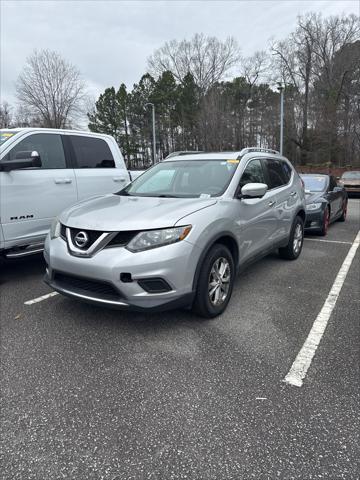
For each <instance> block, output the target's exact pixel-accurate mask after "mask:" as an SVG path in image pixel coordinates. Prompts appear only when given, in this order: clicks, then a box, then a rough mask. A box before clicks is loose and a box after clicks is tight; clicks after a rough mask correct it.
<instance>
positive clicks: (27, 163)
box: [0, 150, 42, 172]
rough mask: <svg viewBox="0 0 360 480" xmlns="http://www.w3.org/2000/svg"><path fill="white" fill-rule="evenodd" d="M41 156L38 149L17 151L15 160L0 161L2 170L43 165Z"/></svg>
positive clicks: (7, 170) (0, 169) (8, 170)
mask: <svg viewBox="0 0 360 480" xmlns="http://www.w3.org/2000/svg"><path fill="white" fill-rule="evenodd" d="M41 165H42V164H41V158H40V155H39V154H38V152H37V151H36V150H33V151H23V152H17V154H16V155H15V160H2V161H1V162H0V171H2V172H10V171H11V170H19V169H22V168H31V167H32V168H39V167H41Z"/></svg>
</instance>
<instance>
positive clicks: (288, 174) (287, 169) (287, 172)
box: [281, 161, 292, 183]
mask: <svg viewBox="0 0 360 480" xmlns="http://www.w3.org/2000/svg"><path fill="white" fill-rule="evenodd" d="M281 165H282V168H283V170H284V176H285V178H286V183H288V182H289V181H290V178H291V174H292V169H291V167H290V165H289V164H288V163H286V162H284V161H281Z"/></svg>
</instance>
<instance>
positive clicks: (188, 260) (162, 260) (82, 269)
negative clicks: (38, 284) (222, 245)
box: [44, 238, 200, 311]
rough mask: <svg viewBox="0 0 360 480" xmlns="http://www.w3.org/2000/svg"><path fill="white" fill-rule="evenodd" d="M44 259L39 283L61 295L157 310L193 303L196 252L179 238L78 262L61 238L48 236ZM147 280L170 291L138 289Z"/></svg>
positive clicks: (102, 253)
mask: <svg viewBox="0 0 360 480" xmlns="http://www.w3.org/2000/svg"><path fill="white" fill-rule="evenodd" d="M44 257H45V260H46V263H47V265H48V266H47V271H46V275H45V278H44V281H45V282H46V283H47V284H48V285H49V286H50V287H52V288H53V289H54V290H56V291H57V292H59V293H61V294H63V295H66V296H69V297H72V298H76V299H78V300H82V301H84V302H88V303H92V304H96V305H101V306H107V307H111V308H117V309H124V310H135V311H161V310H167V309H170V308H178V307H180V306H187V305H190V304H191V303H192V300H193V297H194V292H193V279H194V275H195V269H196V265H197V263H198V260H199V258H200V251H199V249H198V247H196V246H193V245H192V244H190V243H189V242H187V241H186V240H183V241H182V242H178V243H175V244H172V245H167V246H164V247H160V248H156V249H152V250H147V251H144V252H137V253H132V252H129V251H128V250H126V249H125V248H124V247H114V248H107V249H103V250H101V251H100V252H98V253H97V254H95V255H94V256H93V257H91V258H81V257H75V256H72V255H71V254H70V253H69V251H68V248H67V244H66V242H65V241H64V240H63V239H62V238H56V239H53V240H49V238H47V240H46V242H45V250H44ZM124 273H125V274H126V281H123V280H122V278H123V274H124ZM129 277H130V279H131V280H130V281H129ZM149 279H162V280H164V281H165V282H166V284H167V285H168V287H169V288H168V289H167V291H164V292H161V293H149V292H148V291H146V290H145V289H144V288H143V287H142V286H141V281H142V280H149Z"/></svg>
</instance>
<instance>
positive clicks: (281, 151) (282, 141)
mask: <svg viewBox="0 0 360 480" xmlns="http://www.w3.org/2000/svg"><path fill="white" fill-rule="evenodd" d="M277 89H278V91H279V92H280V155H282V154H283V144H284V90H285V87H284V85H283V84H282V83H281V82H278V87H277Z"/></svg>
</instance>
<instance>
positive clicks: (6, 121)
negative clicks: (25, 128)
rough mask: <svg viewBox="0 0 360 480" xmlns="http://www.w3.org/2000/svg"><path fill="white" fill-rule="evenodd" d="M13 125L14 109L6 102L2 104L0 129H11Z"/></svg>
mask: <svg viewBox="0 0 360 480" xmlns="http://www.w3.org/2000/svg"><path fill="white" fill-rule="evenodd" d="M11 123H12V108H11V106H10V105H9V103H8V102H7V101H6V100H4V101H3V102H2V103H1V104H0V128H9V127H11Z"/></svg>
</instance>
